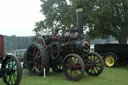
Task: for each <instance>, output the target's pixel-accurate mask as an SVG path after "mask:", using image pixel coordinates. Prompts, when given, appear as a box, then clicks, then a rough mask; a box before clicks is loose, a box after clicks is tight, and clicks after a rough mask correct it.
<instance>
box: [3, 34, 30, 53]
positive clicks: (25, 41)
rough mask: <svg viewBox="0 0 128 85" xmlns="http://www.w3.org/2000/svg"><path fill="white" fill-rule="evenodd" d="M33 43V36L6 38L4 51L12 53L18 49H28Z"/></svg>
mask: <svg viewBox="0 0 128 85" xmlns="http://www.w3.org/2000/svg"><path fill="white" fill-rule="evenodd" d="M31 43H32V36H30V37H22V36H21V37H19V36H15V35H13V36H4V49H5V52H12V51H14V50H18V49H26V48H28V46H29V45H30V44H31Z"/></svg>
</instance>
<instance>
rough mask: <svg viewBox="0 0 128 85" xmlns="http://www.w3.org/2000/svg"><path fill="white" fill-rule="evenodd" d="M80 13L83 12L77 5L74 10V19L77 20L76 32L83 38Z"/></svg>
mask: <svg viewBox="0 0 128 85" xmlns="http://www.w3.org/2000/svg"><path fill="white" fill-rule="evenodd" d="M82 12H83V8H82V6H81V5H78V6H77V8H76V18H77V29H78V32H79V34H80V37H82V36H83V21H82Z"/></svg>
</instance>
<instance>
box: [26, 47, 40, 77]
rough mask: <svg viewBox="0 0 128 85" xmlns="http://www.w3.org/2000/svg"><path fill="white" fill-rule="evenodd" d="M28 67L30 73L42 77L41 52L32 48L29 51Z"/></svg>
mask: <svg viewBox="0 0 128 85" xmlns="http://www.w3.org/2000/svg"><path fill="white" fill-rule="evenodd" d="M27 64H28V65H27V66H28V68H29V71H30V72H31V73H32V74H34V75H41V73H42V57H41V55H40V50H39V49H38V48H37V47H35V46H31V47H30V48H29V49H28V51H27Z"/></svg>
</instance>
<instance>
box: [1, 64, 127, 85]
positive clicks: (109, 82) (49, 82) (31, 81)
mask: <svg viewBox="0 0 128 85" xmlns="http://www.w3.org/2000/svg"><path fill="white" fill-rule="evenodd" d="M0 85H4V84H3V81H2V79H0ZM20 85H128V66H119V67H116V68H107V67H105V69H104V72H103V73H102V74H101V75H100V76H98V77H92V76H88V75H87V74H86V73H85V75H84V77H83V78H82V79H81V80H80V81H78V82H74V81H69V80H67V79H66V78H65V76H64V74H63V73H49V74H48V75H47V77H46V78H43V77H42V76H29V75H28V74H27V71H24V73H23V77H22V80H21V83H20Z"/></svg>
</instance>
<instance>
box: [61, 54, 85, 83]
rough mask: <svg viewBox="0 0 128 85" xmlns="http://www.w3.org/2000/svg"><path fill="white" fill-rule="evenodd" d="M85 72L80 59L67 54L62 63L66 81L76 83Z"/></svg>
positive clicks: (75, 55)
mask: <svg viewBox="0 0 128 85" xmlns="http://www.w3.org/2000/svg"><path fill="white" fill-rule="evenodd" d="M84 71H85V64H84V61H83V60H82V58H81V57H80V56H79V55H77V54H69V55H67V56H66V57H65V59H64V61H63V72H64V75H65V76H66V78H67V79H69V80H73V81H78V80H80V79H81V78H82V77H83V75H84Z"/></svg>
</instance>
